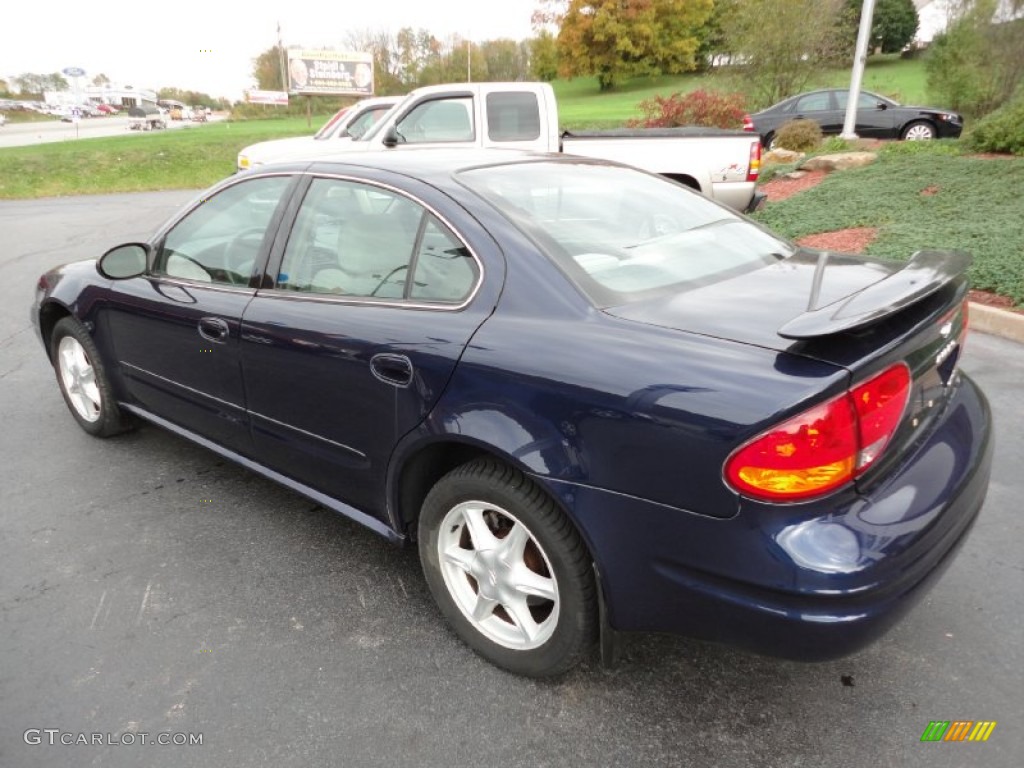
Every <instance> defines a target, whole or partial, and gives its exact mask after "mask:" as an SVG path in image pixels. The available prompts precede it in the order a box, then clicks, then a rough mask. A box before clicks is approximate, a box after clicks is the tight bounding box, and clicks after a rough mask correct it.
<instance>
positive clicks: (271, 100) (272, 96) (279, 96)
mask: <svg viewBox="0 0 1024 768" xmlns="http://www.w3.org/2000/svg"><path fill="white" fill-rule="evenodd" d="M245 100H246V101H247V102H249V103H250V104H277V105H280V106H284V107H287V106H288V94H287V93H286V92H285V91H255V90H254V91H246V92H245Z"/></svg>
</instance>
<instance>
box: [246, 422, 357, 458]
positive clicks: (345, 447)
mask: <svg viewBox="0 0 1024 768" xmlns="http://www.w3.org/2000/svg"><path fill="white" fill-rule="evenodd" d="M249 414H250V415H251V416H256V417H258V418H260V419H263V420H264V421H269V422H270V423H271V424H277V425H278V426H279V427H285V428H286V429H291V430H294V431H295V432H299V433H301V434H303V435H306V436H307V437H314V438H316V439H317V440H323V441H324V442H325V443H330V444H331V445H333V446H335V447H336V448H341V449H342V450H344V451H348V452H349V453H353V454H355V455H356V456H358V457H359V458H361V459H365V458H366V454H365V453H363V452H362V451H360V450H357V449H355V448H352V447H351V446H348V445H345V444H344V443H339V442H336V441H334V440H331V439H330V438H328V437H324V436H323V435H318V434H316V433H315V432H307V431H306V430H304V429H302V428H300V427H296V426H295V425H294V424H285V423H284V422H283V421H278V420H277V419H272V418H270V417H269V416H264V415H263V414H262V413H257V412H256V411H249Z"/></svg>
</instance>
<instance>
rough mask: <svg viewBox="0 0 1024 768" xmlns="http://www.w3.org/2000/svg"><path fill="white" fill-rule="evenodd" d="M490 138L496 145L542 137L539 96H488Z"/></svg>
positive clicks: (503, 94) (522, 94) (532, 94)
mask: <svg viewBox="0 0 1024 768" xmlns="http://www.w3.org/2000/svg"><path fill="white" fill-rule="evenodd" d="M487 137H488V138H489V139H490V140H491V141H496V142H501V141H533V140H535V139H537V138H540V106H539V105H538V104H537V94H535V93H526V92H514V91H512V92H510V91H506V92H503V93H502V92H498V93H489V94H487Z"/></svg>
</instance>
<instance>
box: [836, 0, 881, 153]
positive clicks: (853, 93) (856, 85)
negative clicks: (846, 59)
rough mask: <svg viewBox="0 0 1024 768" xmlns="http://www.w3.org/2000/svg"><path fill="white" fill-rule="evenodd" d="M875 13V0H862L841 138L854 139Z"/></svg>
mask: <svg viewBox="0 0 1024 768" xmlns="http://www.w3.org/2000/svg"><path fill="white" fill-rule="evenodd" d="M874 15H875V0H864V5H863V6H862V7H861V11H860V29H859V30H858V32H857V51H856V53H854V54H853V72H852V74H851V75H850V96H849V98H848V99H847V101H846V119H845V120H844V121H843V132H842V133H841V134H839V138H841V139H848V140H849V139H856V138H857V132H856V131H855V130H854V129H855V128H856V126H857V101H858V100H859V99H860V84H861V81H862V80H863V79H864V64H865V63H866V62H867V59H868V44H869V43H870V42H871V21H872V17H874Z"/></svg>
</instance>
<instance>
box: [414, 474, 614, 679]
mask: <svg viewBox="0 0 1024 768" xmlns="http://www.w3.org/2000/svg"><path fill="white" fill-rule="evenodd" d="M419 551H420V561H421V563H422V565H423V572H424V575H425V577H426V581H427V585H428V586H429V588H430V591H431V593H432V594H433V596H434V600H435V601H436V602H437V604H438V607H439V608H440V609H441V612H442V613H443V614H444V615H445V617H446V618H447V619H448V621H449V623H450V624H451V625H452V627H453V628H454V630H455V632H456V633H457V634H458V635H459V637H461V638H462V640H463V641H465V643H466V644H467V645H469V646H470V647H471V648H472V649H473V650H474V651H476V652H477V653H478V654H480V655H481V656H483V657H484V658H485V659H487V660H488V661H490V662H491V663H492V664H495V665H497V666H499V667H502V668H504V669H507V670H508V671H510V672H514V673H516V674H519V675H526V676H529V677H547V676H550V675H557V674H560V673H562V672H565V671H566V670H568V669H569V668H571V667H572V666H574V665H575V664H576V663H577V662H578V661H579V660H580V659H581V658H582V656H583V655H584V653H585V652H586V651H587V650H588V649H589V647H590V645H591V644H592V643H593V641H594V639H595V636H596V628H597V610H596V602H597V601H596V593H595V586H594V577H593V571H592V569H591V561H590V555H589V553H588V552H587V549H586V546H585V545H584V544H583V540H582V539H581V538H580V535H579V533H578V532H577V531H576V529H575V527H574V526H573V524H572V523H571V522H570V521H569V520H568V518H566V517H565V515H564V514H562V512H561V511H560V510H559V509H558V507H557V506H556V505H555V503H554V501H552V499H551V498H550V497H549V496H547V495H546V494H545V493H544V492H543V491H542V490H541V489H540V488H539V487H538V486H537V485H536V484H535V483H534V482H533V481H532V480H530V479H529V478H528V477H526V475H524V474H523V473H521V472H519V471H517V470H515V469H512V468H511V467H508V466H506V465H504V464H502V463H500V462H498V461H496V460H494V459H480V460H477V461H473V462H470V463H468V464H464V465H462V466H461V467H458V468H456V469H454V470H452V471H451V472H449V473H448V474H447V475H445V476H444V477H443V478H441V480H439V481H438V483H437V484H436V485H435V486H434V487H433V488H432V489H431V491H430V493H428V494H427V498H426V500H425V501H424V502H423V509H422V511H421V513H420V519H419Z"/></svg>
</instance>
